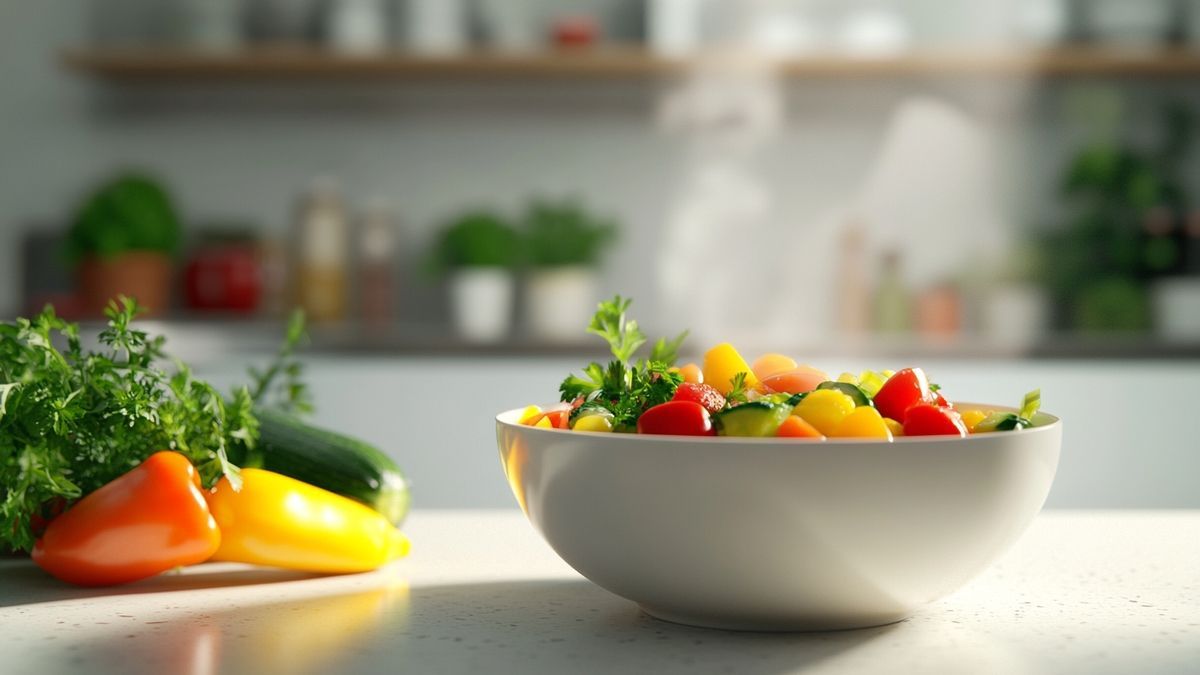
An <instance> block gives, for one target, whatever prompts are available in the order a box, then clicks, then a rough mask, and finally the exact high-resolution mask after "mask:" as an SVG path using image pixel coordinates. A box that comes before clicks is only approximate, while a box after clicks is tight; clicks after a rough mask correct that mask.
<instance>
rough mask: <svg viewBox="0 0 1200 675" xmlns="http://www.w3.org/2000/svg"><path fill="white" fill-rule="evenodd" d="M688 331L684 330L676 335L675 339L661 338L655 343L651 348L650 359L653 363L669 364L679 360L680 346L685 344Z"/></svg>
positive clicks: (671, 364)
mask: <svg viewBox="0 0 1200 675" xmlns="http://www.w3.org/2000/svg"><path fill="white" fill-rule="evenodd" d="M687 336H688V331H686V330H685V331H683V332H682V333H680V334H679V335H676V336H675V339H673V340H668V339H666V338H659V339H658V342H655V343H654V347H653V348H652V349H651V350H650V361H651V362H652V363H665V364H667V365H668V366H673V365H675V362H676V361H678V360H679V348H680V347H681V346H683V341H684V340H686V339H687Z"/></svg>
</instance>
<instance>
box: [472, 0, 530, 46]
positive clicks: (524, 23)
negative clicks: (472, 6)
mask: <svg viewBox="0 0 1200 675" xmlns="http://www.w3.org/2000/svg"><path fill="white" fill-rule="evenodd" d="M476 3H477V9H478V11H479V21H480V24H481V25H482V28H483V33H484V37H485V38H486V39H487V42H488V45H489V46H490V47H492V48H494V49H498V50H500V51H505V52H529V51H533V50H535V49H537V48H538V47H539V46H541V45H542V43H543V42H544V41H545V39H546V35H545V32H546V31H545V28H546V27H545V17H543V16H542V12H540V11H539V6H538V5H537V3H536V2H535V0H476Z"/></svg>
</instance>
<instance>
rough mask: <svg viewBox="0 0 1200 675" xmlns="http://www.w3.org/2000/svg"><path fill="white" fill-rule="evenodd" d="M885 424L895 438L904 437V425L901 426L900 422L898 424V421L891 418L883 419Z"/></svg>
mask: <svg viewBox="0 0 1200 675" xmlns="http://www.w3.org/2000/svg"><path fill="white" fill-rule="evenodd" d="M883 423H884V424H886V425H887V428H888V431H890V432H892V437H893V438H895V437H897V436H903V435H904V425H903V424H900V423H899V422H897V421H896V420H894V419H892V418H890V417H885V418H883Z"/></svg>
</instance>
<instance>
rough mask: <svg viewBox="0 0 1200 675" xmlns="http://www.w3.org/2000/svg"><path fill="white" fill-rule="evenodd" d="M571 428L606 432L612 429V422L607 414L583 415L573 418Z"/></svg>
mask: <svg viewBox="0 0 1200 675" xmlns="http://www.w3.org/2000/svg"><path fill="white" fill-rule="evenodd" d="M571 428H572V429H574V430H575V431H600V432H608V431H612V430H613V423H612V418H611V417H609V416H608V415H584V416H582V417H580V418H579V419H577V420H575V426H573V427H571Z"/></svg>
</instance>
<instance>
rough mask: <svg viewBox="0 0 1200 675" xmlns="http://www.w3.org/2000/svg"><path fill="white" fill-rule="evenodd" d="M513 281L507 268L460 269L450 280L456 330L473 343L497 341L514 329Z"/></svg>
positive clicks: (451, 302) (451, 303)
mask: <svg viewBox="0 0 1200 675" xmlns="http://www.w3.org/2000/svg"><path fill="white" fill-rule="evenodd" d="M514 286H515V284H514V282H513V276H512V273H511V272H509V271H508V270H505V269H497V268H476V269H464V270H459V271H457V272H455V273H454V275H453V276H451V277H450V305H451V311H452V312H453V317H454V327H455V329H456V330H457V331H458V333H459V335H461V336H462V337H463V338H464V339H466V340H470V341H472V342H497V341H499V340H502V339H504V337H505V336H507V335H508V332H509V329H510V328H511V326H512V307H513V293H514V290H513V289H514Z"/></svg>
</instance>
